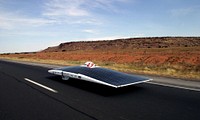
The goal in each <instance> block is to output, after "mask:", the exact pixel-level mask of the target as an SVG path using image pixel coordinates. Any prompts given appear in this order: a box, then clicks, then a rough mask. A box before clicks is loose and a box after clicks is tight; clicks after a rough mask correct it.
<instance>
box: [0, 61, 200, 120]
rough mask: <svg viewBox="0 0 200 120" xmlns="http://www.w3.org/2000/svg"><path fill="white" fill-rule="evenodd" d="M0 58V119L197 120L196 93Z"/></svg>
mask: <svg viewBox="0 0 200 120" xmlns="http://www.w3.org/2000/svg"><path fill="white" fill-rule="evenodd" d="M47 70H48V69H47V68H45V67H38V66H31V65H25V64H19V63H12V62H6V61H0V120H39V119H40V120H47V119H48V120H67V119H68V120H84V119H85V120H90V119H91V120H95V119H96V120H200V114H199V113H200V92H198V91H192V90H185V89H179V88H172V87H164V86H160V85H154V84H149V83H142V84H138V85H132V86H129V87H125V88H120V89H115V88H111V87H107V86H103V85H98V84H95V83H90V82H86V81H80V80H75V79H71V80H69V81H63V80H61V79H60V77H57V76H54V75H51V74H49V73H48V72H47Z"/></svg>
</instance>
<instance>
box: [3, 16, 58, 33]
mask: <svg viewBox="0 0 200 120" xmlns="http://www.w3.org/2000/svg"><path fill="white" fill-rule="evenodd" d="M53 23H55V21H54V20H50V19H44V18H29V17H25V16H22V15H20V14H13V13H7V12H0V29H14V28H19V27H23V26H30V27H37V26H42V25H47V24H53Z"/></svg>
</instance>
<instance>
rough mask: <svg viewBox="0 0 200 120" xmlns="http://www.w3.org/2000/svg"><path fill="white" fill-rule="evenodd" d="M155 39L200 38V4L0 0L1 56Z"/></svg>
mask: <svg viewBox="0 0 200 120" xmlns="http://www.w3.org/2000/svg"><path fill="white" fill-rule="evenodd" d="M157 36H200V1H199V0H0V53H8V52H25V51H26V52H27V51H38V50H43V49H45V48H47V47H49V46H55V45H58V44H60V43H62V42H69V41H86V40H104V39H116V38H129V37H157Z"/></svg>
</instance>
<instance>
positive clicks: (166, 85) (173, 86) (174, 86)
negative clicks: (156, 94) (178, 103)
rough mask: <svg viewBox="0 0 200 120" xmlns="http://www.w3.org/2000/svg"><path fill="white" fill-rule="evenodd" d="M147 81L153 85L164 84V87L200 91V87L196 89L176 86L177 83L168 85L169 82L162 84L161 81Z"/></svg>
mask: <svg viewBox="0 0 200 120" xmlns="http://www.w3.org/2000/svg"><path fill="white" fill-rule="evenodd" d="M147 83H149V84H154V85H160V86H165V87H172V88H179V89H185V90H191V91H198V92H200V89H198V88H188V87H182V86H177V85H169V84H163V83H155V82H147Z"/></svg>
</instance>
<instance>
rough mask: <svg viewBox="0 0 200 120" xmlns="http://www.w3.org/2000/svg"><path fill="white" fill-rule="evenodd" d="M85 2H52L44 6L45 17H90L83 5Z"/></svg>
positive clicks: (82, 0)
mask: <svg viewBox="0 0 200 120" xmlns="http://www.w3.org/2000/svg"><path fill="white" fill-rule="evenodd" d="M84 2H85V1H84V0H52V1H49V2H47V3H46V4H45V5H44V8H45V11H44V13H43V15H45V16H75V17H76V16H89V15H90V13H89V12H88V11H87V10H85V9H84V8H83V7H81V5H82V4H83V3H84Z"/></svg>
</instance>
